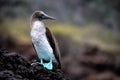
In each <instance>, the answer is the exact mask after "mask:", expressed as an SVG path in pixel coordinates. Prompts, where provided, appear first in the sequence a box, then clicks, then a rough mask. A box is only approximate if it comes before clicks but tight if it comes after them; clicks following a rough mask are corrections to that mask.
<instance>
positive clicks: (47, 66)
mask: <svg viewBox="0 0 120 80" xmlns="http://www.w3.org/2000/svg"><path fill="white" fill-rule="evenodd" d="M41 64H42V65H43V66H44V67H45V68H47V69H48V70H52V69H53V64H52V59H50V62H48V63H43V61H42V59H41Z"/></svg>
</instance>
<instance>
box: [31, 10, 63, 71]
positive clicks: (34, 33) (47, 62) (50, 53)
mask: <svg viewBox="0 0 120 80" xmlns="http://www.w3.org/2000/svg"><path fill="white" fill-rule="evenodd" d="M46 19H49V20H54V18H53V17H51V16H48V15H47V14H45V13H44V12H43V11H35V12H34V13H33V15H32V16H31V21H30V27H31V33H30V35H31V38H32V43H33V46H34V49H35V51H36V53H37V55H38V58H39V59H40V62H34V63H32V64H31V65H34V64H41V65H43V66H44V67H45V68H47V69H48V70H52V69H53V67H54V66H53V63H56V64H57V65H58V68H61V63H60V51H59V48H58V45H57V42H56V39H55V37H54V36H53V34H52V33H51V31H50V30H49V28H48V27H45V24H44V23H43V22H42V20H46Z"/></svg>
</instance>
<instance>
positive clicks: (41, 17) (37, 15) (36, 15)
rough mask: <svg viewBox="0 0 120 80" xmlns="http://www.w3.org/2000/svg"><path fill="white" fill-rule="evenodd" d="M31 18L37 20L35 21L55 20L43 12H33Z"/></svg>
mask: <svg viewBox="0 0 120 80" xmlns="http://www.w3.org/2000/svg"><path fill="white" fill-rule="evenodd" d="M32 18H34V19H37V20H40V21H42V20H47V19H49V20H54V19H55V18H53V17H51V16H48V15H47V14H45V13H44V12H43V11H35V12H34V13H33V15H32Z"/></svg>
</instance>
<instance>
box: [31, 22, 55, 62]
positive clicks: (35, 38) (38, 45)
mask: <svg viewBox="0 0 120 80" xmlns="http://www.w3.org/2000/svg"><path fill="white" fill-rule="evenodd" d="M45 32H46V30H45V26H44V24H43V23H42V22H40V21H35V22H34V23H33V25H32V29H31V38H32V42H33V44H34V47H35V49H36V51H37V54H38V57H39V58H44V59H47V60H49V59H50V58H52V59H53V61H56V59H55V57H54V55H53V49H52V48H51V46H50V44H49V42H48V40H47V37H46V34H45Z"/></svg>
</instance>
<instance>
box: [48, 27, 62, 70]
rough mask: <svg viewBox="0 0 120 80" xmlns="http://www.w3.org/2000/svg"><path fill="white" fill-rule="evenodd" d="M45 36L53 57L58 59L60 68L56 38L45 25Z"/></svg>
mask: <svg viewBox="0 0 120 80" xmlns="http://www.w3.org/2000/svg"><path fill="white" fill-rule="evenodd" d="M46 36H47V39H48V41H49V43H50V45H51V47H52V49H53V53H54V55H55V58H56V59H57V61H58V67H59V68H61V62H60V50H59V47H58V44H57V42H56V39H55V37H54V36H53V34H52V33H51V31H50V30H49V28H47V27H46Z"/></svg>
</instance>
